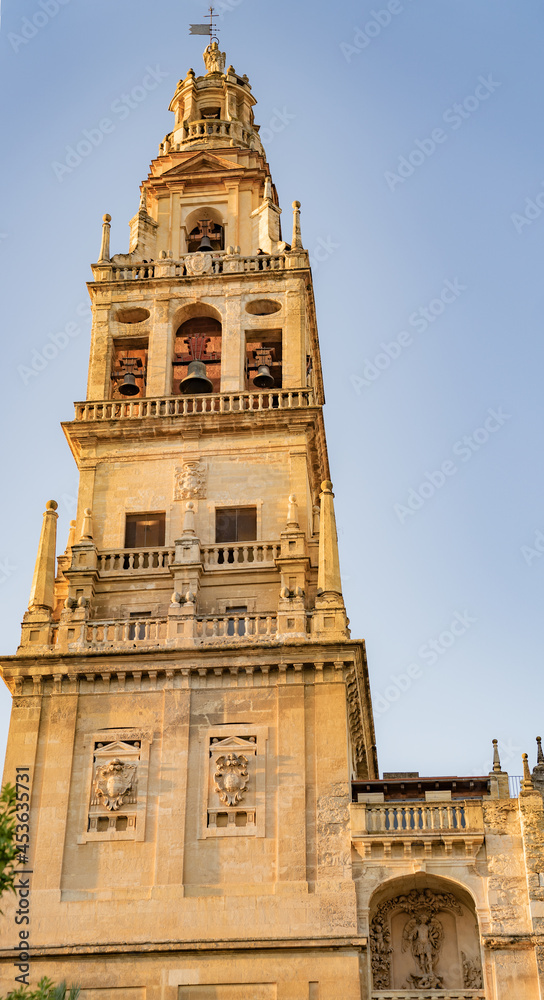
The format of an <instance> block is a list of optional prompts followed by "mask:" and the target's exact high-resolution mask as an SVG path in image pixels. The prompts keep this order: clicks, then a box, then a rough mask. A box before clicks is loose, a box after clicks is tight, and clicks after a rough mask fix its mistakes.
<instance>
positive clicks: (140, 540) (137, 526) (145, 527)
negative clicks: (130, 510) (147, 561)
mask: <svg viewBox="0 0 544 1000" xmlns="http://www.w3.org/2000/svg"><path fill="white" fill-rule="evenodd" d="M165 523H166V514H165V513H164V511H162V512H160V511H159V512H158V513H153V514H127V515H126V524H125V548H126V549H139V548H148V547H149V546H151V545H160V546H162V545H164V534H165Z"/></svg>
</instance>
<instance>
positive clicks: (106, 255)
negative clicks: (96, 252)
mask: <svg viewBox="0 0 544 1000" xmlns="http://www.w3.org/2000/svg"><path fill="white" fill-rule="evenodd" d="M110 222H111V215H108V214H107V213H106V215H103V216H102V244H101V246H100V256H99V258H98V261H97V263H98V264H109V261H110V229H111V226H110Z"/></svg>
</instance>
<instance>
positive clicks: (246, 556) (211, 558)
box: [201, 542, 281, 569]
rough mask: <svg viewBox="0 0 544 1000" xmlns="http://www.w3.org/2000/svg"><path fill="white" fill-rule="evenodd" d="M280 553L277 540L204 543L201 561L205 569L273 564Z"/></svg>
mask: <svg viewBox="0 0 544 1000" xmlns="http://www.w3.org/2000/svg"><path fill="white" fill-rule="evenodd" d="M280 554H281V545H280V544H279V542H244V543H242V544H237V543H236V544H227V543H223V544H221V545H204V546H202V548H201V555H202V562H203V563H204V566H205V567H206V569H216V568H228V567H229V566H232V567H237V566H243V567H244V568H245V567H248V566H249V567H252V566H274V565H275V560H276V559H278V558H279V556H280Z"/></svg>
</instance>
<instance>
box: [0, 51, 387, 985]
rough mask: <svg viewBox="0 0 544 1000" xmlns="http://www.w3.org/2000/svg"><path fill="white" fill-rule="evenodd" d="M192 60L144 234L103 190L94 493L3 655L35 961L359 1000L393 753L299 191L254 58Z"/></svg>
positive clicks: (147, 981)
mask: <svg viewBox="0 0 544 1000" xmlns="http://www.w3.org/2000/svg"><path fill="white" fill-rule="evenodd" d="M204 58H205V64H206V73H205V75H203V76H198V77H197V76H195V73H194V72H193V70H189V72H188V74H187V76H186V77H185V79H184V80H180V82H179V83H178V86H177V88H176V92H175V94H174V97H173V99H172V102H171V105H170V110H171V111H172V112H173V114H174V124H173V128H172V131H171V132H170V133H169V134H168V135H167V136H165V138H164V140H163V141H162V142H161V144H160V147H159V155H158V156H157V158H156V159H155V160H153V162H152V164H151V168H150V172H149V175H148V177H147V179H146V180H145V181H144V182H143V183H142V186H141V197H140V204H139V209H138V212H137V214H136V215H135V216H134V218H133V219H132V220H131V222H130V245H129V252H128V253H126V254H117V255H115V256H113V257H111V256H110V249H109V233H110V223H111V219H110V216H109V215H106V216H104V224H103V235H102V245H101V249H100V256H99V259H98V261H97V263H96V264H94V265H93V268H92V271H93V280H92V281H91V282H90V283H89V286H88V287H89V294H90V297H91V302H92V310H93V325H92V338H91V351H90V365H89V379H88V391H87V399H86V400H85V401H83V402H78V403H76V406H75V418H74V419H73V420H72V421H69V422H67V423H65V424H64V425H63V426H64V431H65V434H66V437H67V440H68V444H69V446H70V448H71V451H72V454H73V456H74V459H75V461H76V463H77V466H78V469H79V473H80V486H79V502H78V516H77V519H76V521H75V522H73V523H72V527H71V533H70V538H69V543H68V547H67V549H66V552H65V553H64V554H63V555H60V556H59V557H58V559H57V568H56V570H55V535H56V523H57V517H58V515H57V510H56V504H55V502H54V501H50V502H49V503H47V507H46V511H45V514H44V520H43V528H42V533H41V537H40V542H39V548H38V555H37V561H36V570H35V574H34V580H33V584H32V591H31V598H30V602H29V608H28V611H27V612H26V614H25V617H24V622H23V627H22V638H21V645H20V647H19V649H18V651H17V654H16V655H15V656H13V657H7V658H4V660H3V661H2V662H3V675H4V679H5V681H6V683H7V684H8V685H9V687H10V689H11V691H12V692H13V695H14V708H13V716H12V723H11V730H10V738H9V745H8V757H7V764H6V772H5V780H13V779H14V777H15V774H16V768H17V767H22V768H27V769H28V772H27V773H28V774H29V775H30V789H31V807H30V819H29V827H30V848H29V852H30V853H29V859H30V860H29V863H30V865H31V871H32V875H31V889H32V902H31V907H32V911H31V925H30V926H31V935H30V936H31V955H32V972H31V976H32V979H31V981H32V982H34V981H35V980H37V979H38V978H39V977H40V976H41V975H48V976H50V977H51V978H52V979H53V980H54V981H59V980H60V979H63V978H66V979H68V981H69V982H73V981H77V982H78V983H79V984H80V985H81V987H82V988H83V997H84V998H85V1000H88V998H92V1000H101V998H102V997H104V998H106V997H107V998H108V1000H109V998H110V997H111V996H114V997H116V998H117V997H118V998H119V1000H144V998H149V1000H159V997H161V998H165V1000H177V998H179V1000H212V998H214V1000H216V998H217V1000H234V998H235V997H250V998H252V1000H273V998H278V1000H282V998H284V1000H292V998H308V997H311V998H312V1000H317V998H318V997H319V998H320V1000H327V998H329V1000H332V998H333V997H334V998H337V997H338V996H339V995H342V996H344V997H345V998H346V1000H347V998H351V1000H355V997H359V996H360V992H359V989H360V988H359V956H360V950H361V947H362V944H363V943H364V939H363V938H361V936H360V934H359V931H358V921H357V906H356V893H355V885H354V881H353V878H352V860H351V840H350V829H349V803H350V798H351V792H350V781H351V779H354V778H358V779H360V780H371V779H374V778H377V761H376V752H375V746H374V732H373V722H372V714H371V706H370V696H369V685H368V676H367V668H366V661H365V653H364V646H363V644H362V643H361V642H357V641H353V640H351V639H350V635H349V630H348V620H347V618H346V612H345V608H344V602H343V598H342V588H341V581H340V570H339V562H338V549H337V539H336V527H335V516H334V505H333V492H332V484H331V482H330V480H329V467H328V459H327V448H326V441H325V431H324V424H323V415H322V406H323V403H324V396H323V385H322V375H321V365H320V355H319V344H318V337H317V326H316V317H315V307H314V298H313V290H312V277H311V272H310V267H309V260H308V254H307V252H306V250H304V248H303V244H302V238H301V229H300V205H299V203H298V202H296V201H295V202H293V221H292V236H290V237H289V242H286V241H285V240H284V239H283V238H282V231H281V209H280V206H279V201H278V196H277V192H276V189H275V187H274V185H273V183H272V179H271V175H270V170H269V166H268V163H267V161H266V156H265V152H264V150H263V147H262V144H261V141H260V139H259V128H258V126H257V125H256V124H255V121H254V114H253V109H254V105H255V103H256V102H255V98H254V97H253V95H252V92H251V87H250V85H249V82H248V78H247V76H240V75H239V74H238V73H236V71H235V70H234V68H233V67H232V66H228V68H226V69H225V56H224V54H223V53H221V52H220V51H219V48H218V46H217V44H216V43H213V44H212V45H210V46H209V47H208V48H207V50H206V53H205V57H204ZM13 905H15V904H13ZM11 918H12V904H11V902H10V901H9V900H8V901H7V904H6V919H7V920H8V921H9V920H10V919H11ZM13 926H14V925H13ZM6 927H7V924H6ZM8 937H9V933H8V932H7V931H5V933H4V939H5V940H6V947H7V948H10V947H15V941H14V942H13V944H10V943H9V941H7V938H8ZM2 968H3V976H4V978H3V985H4V984H5V985H4V989H5V990H7V989H8V988H11V977H12V961H11V960H9V961H7V962H5V963H4V965H3V967H2Z"/></svg>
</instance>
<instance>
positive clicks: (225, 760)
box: [213, 753, 249, 806]
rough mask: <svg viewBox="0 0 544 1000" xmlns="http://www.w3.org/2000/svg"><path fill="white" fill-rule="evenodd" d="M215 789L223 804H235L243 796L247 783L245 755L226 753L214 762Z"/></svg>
mask: <svg viewBox="0 0 544 1000" xmlns="http://www.w3.org/2000/svg"><path fill="white" fill-rule="evenodd" d="M213 777H214V781H215V791H216V792H218V794H219V801H220V802H222V803H223V805H224V806H236V805H238V803H239V802H241V800H242V798H243V797H244V792H245V791H247V786H248V784H249V774H248V770H247V757H244V755H243V754H235V753H228V754H226V755H222V756H221V757H218V758H217V760H216V762H215V774H214V776H213Z"/></svg>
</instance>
